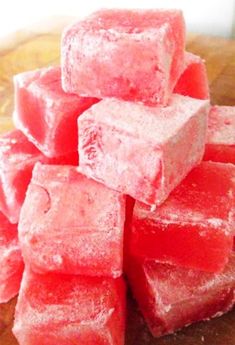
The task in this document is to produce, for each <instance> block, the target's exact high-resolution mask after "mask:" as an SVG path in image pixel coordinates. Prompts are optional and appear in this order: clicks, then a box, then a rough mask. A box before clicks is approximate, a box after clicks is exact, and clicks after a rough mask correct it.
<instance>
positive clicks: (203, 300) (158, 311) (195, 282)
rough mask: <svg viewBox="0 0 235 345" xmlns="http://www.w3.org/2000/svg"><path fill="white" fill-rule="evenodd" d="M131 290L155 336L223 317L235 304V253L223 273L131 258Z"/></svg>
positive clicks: (129, 275) (129, 268) (129, 273)
mask: <svg viewBox="0 0 235 345" xmlns="http://www.w3.org/2000/svg"><path fill="white" fill-rule="evenodd" d="M128 279H129V282H130V285H131V288H132V292H133V294H134V296H135V298H136V300H137V302H138V304H139V307H140V309H141V311H142V313H143V315H144V317H145V319H146V321H147V324H148V326H149V328H150V331H151V332H152V334H153V336H155V337H159V336H162V335H165V334H169V333H173V332H175V331H177V330H178V329H180V328H182V327H184V326H188V325H190V324H191V323H193V322H197V321H201V320H208V319H210V318H213V317H218V316H221V315H222V314H224V313H226V312H227V311H229V310H230V309H232V307H233V306H234V303H235V299H234V295H235V254H233V255H232V256H231V258H230V260H229V262H228V264H227V265H226V267H225V268H224V270H223V272H220V273H208V272H203V271H198V270H192V269H186V268H182V267H177V266H172V265H169V264H162V263H158V262H156V261H146V262H145V263H141V262H139V261H138V260H136V259H134V258H132V259H130V260H129V266H128Z"/></svg>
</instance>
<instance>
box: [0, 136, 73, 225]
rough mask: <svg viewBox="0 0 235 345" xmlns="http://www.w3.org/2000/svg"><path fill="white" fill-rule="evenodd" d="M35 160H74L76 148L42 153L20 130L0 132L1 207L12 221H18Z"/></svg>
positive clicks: (66, 162)
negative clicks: (64, 153)
mask: <svg viewBox="0 0 235 345" xmlns="http://www.w3.org/2000/svg"><path fill="white" fill-rule="evenodd" d="M37 161H41V162H43V163H48V164H49V163H50V164H77V163H78V154H77V152H74V153H70V154H68V155H67V156H60V157H55V158H50V159H49V158H47V157H45V156H44V155H43V154H42V153H41V152H40V151H38V149H37V148H36V147H35V146H34V145H33V144H32V143H31V142H29V141H28V139H27V138H26V137H25V136H24V135H23V133H22V132H21V131H19V130H12V131H10V132H8V133H6V134H4V135H2V136H0V211H1V212H3V213H4V214H5V215H6V216H7V217H8V219H9V220H10V222H11V223H18V220H19V214H20V210H21V206H22V204H23V201H24V198H25V193H26V190H27V187H28V184H29V182H30V180H31V175H32V170H33V167H34V164H35V163H36V162H37Z"/></svg>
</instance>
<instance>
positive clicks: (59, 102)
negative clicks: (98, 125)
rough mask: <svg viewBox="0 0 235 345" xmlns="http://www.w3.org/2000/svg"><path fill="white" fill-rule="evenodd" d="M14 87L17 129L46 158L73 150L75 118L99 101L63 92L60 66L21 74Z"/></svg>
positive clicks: (75, 147) (75, 148) (75, 142)
mask: <svg viewBox="0 0 235 345" xmlns="http://www.w3.org/2000/svg"><path fill="white" fill-rule="evenodd" d="M14 84H15V112H14V121H15V125H16V127H17V128H19V129H20V130H22V132H23V133H24V134H25V135H26V136H27V137H28V139H29V140H30V141H32V142H33V143H34V144H35V146H36V147H37V148H38V149H39V150H40V151H42V152H43V153H44V154H45V155H46V156H48V157H54V156H59V155H65V154H67V153H69V152H74V151H76V150H77V142H78V138H77V118H78V116H79V115H80V114H81V113H82V112H83V111H84V110H86V109H87V108H89V107H90V106H91V105H92V104H94V103H95V102H97V101H98V100H97V99H94V98H84V97H78V96H76V95H71V94H67V93H65V92H64V91H63V90H62V88H61V70H60V67H50V68H43V69H38V70H35V71H30V72H24V73H20V74H18V75H16V76H15V78H14Z"/></svg>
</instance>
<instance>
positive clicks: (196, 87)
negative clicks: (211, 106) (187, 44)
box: [174, 52, 210, 99]
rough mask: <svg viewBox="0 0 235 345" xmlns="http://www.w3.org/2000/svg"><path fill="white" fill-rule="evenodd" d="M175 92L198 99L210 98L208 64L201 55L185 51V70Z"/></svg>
mask: <svg viewBox="0 0 235 345" xmlns="http://www.w3.org/2000/svg"><path fill="white" fill-rule="evenodd" d="M174 92H175V93H179V94H181V95H184V96H190V97H193V98H198V99H209V98H210V93H209V85H208V78H207V73H206V66H205V63H204V61H203V60H202V59H201V58H200V56H197V55H194V54H192V53H188V52H186V53H185V63H184V70H183V73H182V74H181V76H180V78H179V80H178V81H177V84H176V86H175V89H174Z"/></svg>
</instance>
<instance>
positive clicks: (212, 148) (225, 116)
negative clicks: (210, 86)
mask: <svg viewBox="0 0 235 345" xmlns="http://www.w3.org/2000/svg"><path fill="white" fill-rule="evenodd" d="M204 160H211V161H215V162H223V163H233V164H235V106H234V107H232V106H218V105H215V106H212V107H211V110H210V112H209V123H208V133H207V143H206V151H205V156H204Z"/></svg>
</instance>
